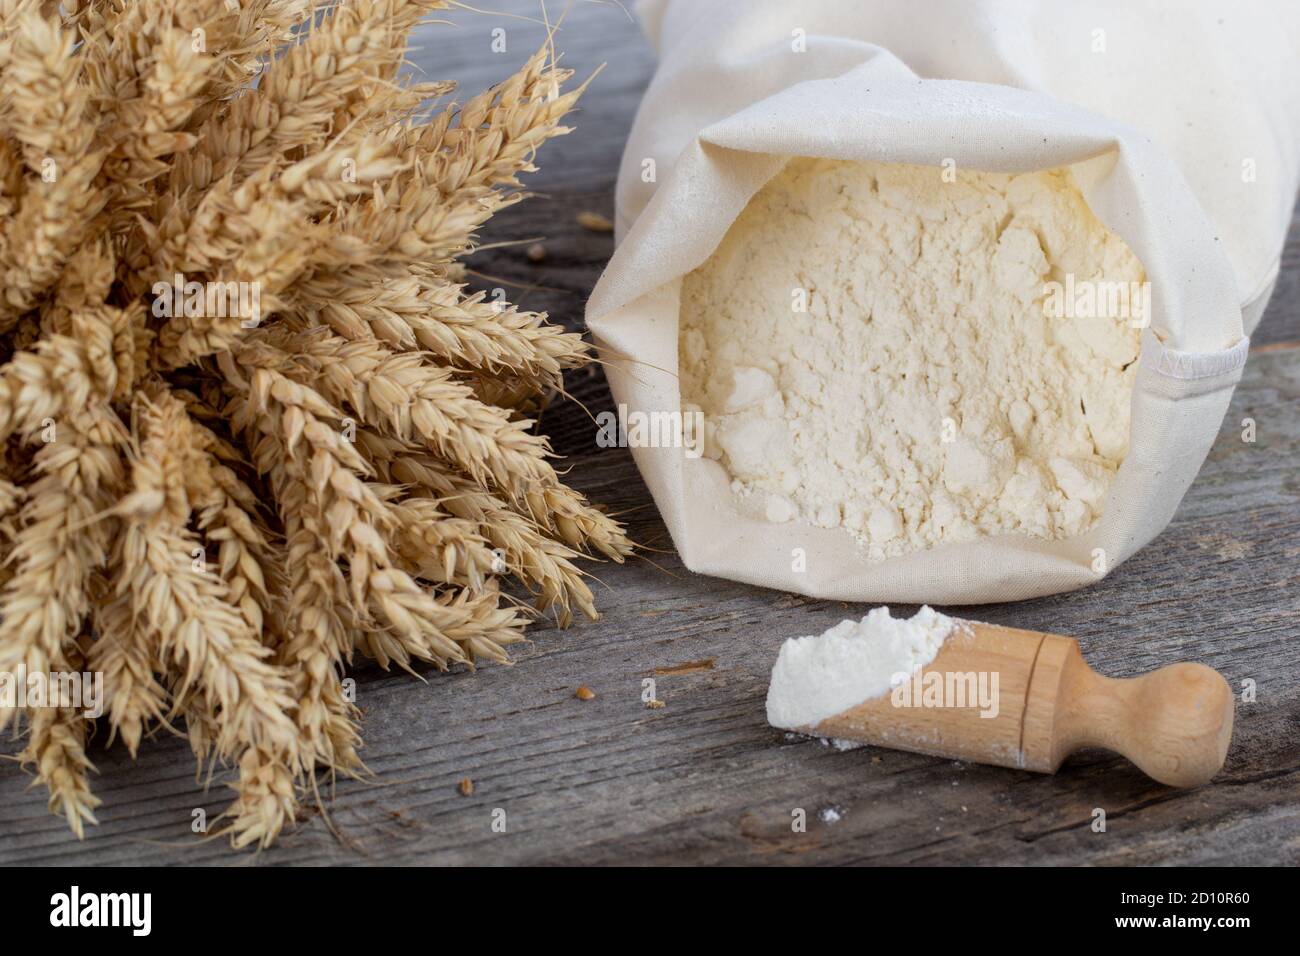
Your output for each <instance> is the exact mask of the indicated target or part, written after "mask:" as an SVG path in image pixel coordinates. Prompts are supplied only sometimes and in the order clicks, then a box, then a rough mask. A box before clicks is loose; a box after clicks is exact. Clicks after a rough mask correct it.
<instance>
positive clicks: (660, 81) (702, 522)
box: [587, 0, 1300, 604]
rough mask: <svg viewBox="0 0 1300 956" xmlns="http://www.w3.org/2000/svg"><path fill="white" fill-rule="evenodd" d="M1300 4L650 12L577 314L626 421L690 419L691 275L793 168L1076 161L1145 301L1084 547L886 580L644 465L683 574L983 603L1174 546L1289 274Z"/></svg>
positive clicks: (841, 536)
mask: <svg viewBox="0 0 1300 956" xmlns="http://www.w3.org/2000/svg"><path fill="white" fill-rule="evenodd" d="M1298 11H1300V4H1297V3H1294V2H1291V0H1277V2H1273V0H1235V2H1215V0H1192V2H1180V3H1177V4H1173V3H1164V2H1154V0H1150V2H1135V0H1107V2H1098V3H1089V4H1065V3H1038V2H1034V0H930V2H926V3H916V2H895V0H801V2H791V0H709V2H701V0H648V2H643V3H641V4H640V6H639V13H640V16H641V18H642V22H643V24H644V26H645V29H646V32H647V35H648V36H649V37H650V39H651V41H652V43H654V44H655V45H656V46H657V48H658V50H659V54H660V64H659V68H658V71H657V73H656V75H655V77H654V80H653V81H652V83H651V84H650V87H649V89H648V90H647V92H646V94H645V98H644V100H643V102H642V104H641V108H640V111H639V113H638V116H637V119H636V123H635V125H634V127H633V129H632V133H631V136H630V138H629V141H628V145H627V149H626V152H625V155H624V158H623V165H622V169H621V172H620V177H619V184H618V193H617V223H616V225H617V230H618V239H619V246H618V249H617V251H616V253H615V255H614V257H613V259H612V260H611V261H610V264H609V266H608V267H607V269H606V270H605V273H604V275H603V276H602V277H601V279H600V282H599V283H598V284H597V286H596V289H595V290H594V292H593V293H592V296H591V299H590V302H589V303H588V308H587V321H588V324H589V326H590V327H591V329H592V331H593V334H594V336H595V338H596V341H597V344H598V345H599V346H600V347H601V348H602V350H603V351H604V353H605V356H606V358H607V360H608V364H607V366H606V367H607V370H608V375H609V379H610V385H611V388H612V390H613V393H614V396H615V399H616V401H617V402H619V403H621V404H623V405H625V406H626V408H627V409H629V410H633V411H638V412H645V413H654V412H660V413H673V412H677V411H680V396H679V390H678V384H677V330H678V304H679V293H680V288H681V279H682V277H683V276H684V275H685V274H686V273H688V272H690V271H691V270H693V269H695V268H696V267H697V266H699V265H701V264H702V263H703V262H704V261H705V260H706V259H707V258H708V257H709V255H710V254H711V253H712V252H713V250H714V249H715V248H716V246H717V244H718V242H719V241H720V240H721V239H722V237H723V236H724V234H725V233H726V231H727V229H728V228H729V227H730V226H731V224H732V222H733V221H734V220H735V218H736V217H737V215H738V214H739V213H740V212H741V210H742V209H743V208H744V207H745V205H746V203H747V202H748V201H749V199H750V198H751V197H752V196H753V195H754V194H755V193H756V192H757V191H758V190H759V189H760V188H761V187H762V186H763V185H764V184H765V183H766V182H767V181H768V180H769V179H771V178H772V177H773V176H774V175H775V174H776V173H777V172H779V171H780V169H781V168H782V167H783V165H784V164H785V162H786V160H787V159H788V158H789V157H791V156H811V157H822V158H831V159H845V160H863V161H873V162H898V163H915V164H922V165H931V166H939V165H941V164H942V163H943V161H944V159H945V158H948V157H952V158H954V159H955V161H956V163H957V165H958V166H959V167H960V168H964V169H977V170H985V171H991V172H1006V173H1018V172H1028V171H1033V170H1042V169H1051V168H1056V167H1061V166H1067V165H1068V166H1072V167H1073V168H1074V172H1075V176H1076V179H1077V180H1078V181H1079V184H1080V187H1081V188H1082V190H1083V193H1084V196H1085V198H1086V199H1087V201H1088V203H1089V205H1090V206H1091V208H1092V210H1093V212H1094V213H1095V214H1096V215H1097V217H1098V218H1099V219H1100V220H1101V221H1102V222H1103V223H1105V225H1106V226H1107V227H1108V228H1110V229H1111V230H1112V231H1113V232H1115V233H1117V234H1118V235H1119V236H1121V237H1122V238H1123V239H1124V241H1125V242H1126V243H1127V244H1128V245H1129V247H1130V248H1131V249H1132V250H1133V252H1134V253H1135V254H1136V255H1137V256H1138V258H1139V259H1140V260H1141V261H1142V263H1143V265H1144V266H1145V268H1146V272H1147V277H1148V280H1149V281H1150V283H1151V289H1152V294H1151V300H1152V301H1151V304H1152V313H1151V316H1152V318H1151V327H1150V328H1148V329H1147V330H1146V331H1145V332H1144V333H1143V335H1144V338H1143V342H1142V356H1141V359H1140V362H1139V372H1138V376H1137V381H1136V385H1135V386H1134V392H1133V399H1132V428H1131V435H1130V445H1129V453H1128V455H1127V457H1126V458H1125V459H1124V461H1123V463H1122V465H1121V466H1120V468H1119V471H1118V473H1117V475H1116V477H1115V480H1114V482H1113V483H1112V485H1111V489H1110V494H1109V496H1108V499H1107V501H1106V504H1105V507H1104V510H1103V513H1102V515H1101V517H1100V519H1099V520H1098V521H1097V523H1096V524H1095V525H1094V526H1093V527H1092V528H1091V529H1090V530H1089V531H1088V532H1086V533H1085V534H1082V535H1079V536H1077V537H1074V538H1069V539H1062V540H1056V541H1047V540H1040V539H1033V538H1029V537H1027V536H1024V535H1001V536H997V537H988V538H983V539H980V540H977V541H973V542H964V543H958V544H951V543H950V544H943V545H940V546H937V547H935V548H932V549H930V550H927V551H919V552H913V553H910V554H906V555H903V556H901V557H894V558H888V559H886V560H884V561H879V562H873V561H871V560H869V559H868V558H867V556H866V555H865V554H864V553H862V551H861V550H860V549H859V547H858V545H857V543H856V542H855V541H854V539H853V538H852V536H851V535H849V534H847V533H846V532H845V531H843V530H842V529H822V528H816V527H812V526H808V525H805V524H798V525H776V524H769V523H767V522H764V521H761V520H758V519H756V518H751V517H748V516H746V515H744V514H742V513H741V512H740V511H739V510H738V509H737V507H736V506H735V504H734V502H733V498H732V493H731V491H730V488H729V479H728V477H727V475H726V473H725V471H724V469H723V467H722V466H721V465H720V464H718V463H717V462H715V461H711V460H709V459H707V458H692V457H688V456H687V455H686V453H685V452H684V451H683V450H682V449H681V448H664V447H659V448H645V447H643V448H634V449H633V454H634V455H635V458H636V461H637V464H638V466H639V468H640V469H641V473H642V475H643V476H644V477H645V480H646V482H647V484H648V485H649V487H650V490H651V492H652V493H653V495H654V498H655V501H656V503H657V504H658V506H659V510H660V512H661V513H662V515H663V518H664V521H665V522H666V524H667V526H668V528H669V531H670V532H671V534H672V537H673V541H674V542H675V544H676V546H677V549H678V552H679V553H680V554H681V556H682V560H683V561H684V562H685V564H686V566H687V567H689V568H690V569H692V570H694V571H697V572H701V573H704V574H711V575H716V576H719V577H725V578H730V579H734V580H738V581H745V582H749V583H753V584H759V585H764V586H767V587H774V588H781V589H784V590H788V591H796V592H799V593H803V594H808V595H812V596H815V597H823V598H832V599H838V600H851V601H902V602H912V603H917V602H931V603H945V604H959V603H979V602H988V601H1005V600H1018V599H1023V598H1028V597H1034V596H1038V595H1043V594H1051V593H1055V592H1059V591H1066V590H1071V589H1073V588H1077V587H1081V586H1083V585H1085V584H1088V583H1091V582H1093V581H1096V580H1097V579H1098V578H1099V577H1100V576H1102V575H1103V574H1105V573H1107V572H1108V571H1109V570H1111V569H1113V568H1114V567H1116V566H1117V565H1118V564H1119V563H1120V562H1121V561H1123V560H1124V559H1125V558H1127V557H1128V556H1130V555H1131V554H1133V553H1134V552H1135V551H1136V550H1137V549H1139V548H1141V547H1142V546H1143V545H1145V544H1146V543H1147V542H1149V541H1150V540H1151V539H1152V538H1154V537H1155V536H1156V535H1157V534H1159V533H1160V531H1161V530H1162V529H1163V528H1164V527H1165V526H1166V525H1167V524H1168V522H1169V520H1170V518H1171V517H1172V516H1173V513H1174V510H1175V508H1176V507H1177V506H1178V503H1179V501H1180V500H1181V498H1182V496H1183V494H1184V492H1186V490H1187V488H1188V486H1189V485H1190V484H1191V482H1192V480H1193V478H1194V477H1195V476H1196V472H1197V470H1198V469H1199V468H1200V466H1201V463H1202V462H1203V461H1204V459H1205V456H1206V453H1207V452H1208V451H1209V448H1210V446H1211V444H1212V443H1213V441H1214V439H1215V436H1216V434H1217V433H1218V430H1219V426H1220V423H1221V422H1222V420H1223V416H1224V413H1225V411H1226V410H1227V407H1228V401H1229V399H1230V398H1231V394H1232V389H1233V387H1234V386H1235V384H1236V382H1237V381H1238V379H1239V378H1240V376H1241V369H1242V366H1243V364H1244V363H1245V360H1246V353H1247V346H1248V340H1247V338H1246V337H1245V332H1246V331H1249V329H1251V328H1253V326H1254V324H1255V323H1256V322H1257V321H1258V319H1259V316H1260V314H1261V313H1262V312H1263V309H1264V306H1265V304H1266V302H1267V300H1268V295H1269V293H1270V292H1271V290H1272V286H1273V283H1274V281H1275V279H1276V277H1277V271H1278V265H1279V259H1280V255H1281V249H1282V244H1283V241H1284V238H1285V234H1286V229H1287V225H1288V223H1289V221H1290V218H1291V211H1292V207H1293V203H1294V201H1295V195H1296V187H1297V179H1298V178H1300V12H1298ZM801 41H802V45H803V46H804V47H805V49H804V51H803V52H799V51H798V50H797V49H796V48H797V47H799V46H800V45H801ZM646 160H653V163H654V173H655V176H654V179H655V180H656V181H655V182H646V181H644V180H645V178H647V177H644V176H643V172H644V171H645V170H646V169H647V167H648V164H647V163H646ZM1243 317H1244V320H1243ZM795 547H798V548H801V549H802V550H803V552H804V554H805V556H806V566H805V567H803V568H802V569H801V568H800V562H799V561H798V560H797V559H796V558H797V556H796V555H792V549H793V548H795Z"/></svg>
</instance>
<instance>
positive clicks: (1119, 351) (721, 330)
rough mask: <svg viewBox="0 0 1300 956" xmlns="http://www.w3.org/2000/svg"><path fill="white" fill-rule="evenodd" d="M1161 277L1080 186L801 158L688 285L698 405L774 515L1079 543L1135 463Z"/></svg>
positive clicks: (892, 537) (726, 461) (746, 496)
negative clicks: (1137, 414)
mask: <svg viewBox="0 0 1300 956" xmlns="http://www.w3.org/2000/svg"><path fill="white" fill-rule="evenodd" d="M1144 280H1145V275H1144V273H1143V269H1142V265H1141V263H1140V262H1139V261H1138V260H1137V258H1136V257H1135V256H1134V255H1133V254H1132V252H1131V251H1130V250H1129V249H1128V247H1127V246H1126V245H1125V244H1124V242H1123V241H1122V240H1121V239H1120V238H1119V237H1118V236H1116V235H1114V234H1113V233H1110V232H1109V231H1108V230H1107V229H1106V228H1105V226H1103V225H1102V224H1101V223H1100V222H1099V221H1098V220H1097V218H1096V217H1095V216H1094V215H1093V214H1092V213H1091V211H1090V210H1089V209H1088V207H1087V205H1086V203H1085V202H1084V199H1083V197H1082V195H1081V194H1080V192H1079V190H1078V188H1077V187H1076V185H1075V184H1074V181H1073V179H1072V177H1071V175H1070V174H1069V172H1068V171H1063V170H1061V171H1050V172H1037V173H1030V174H1024V175H1015V176H1013V175H1005V174H996V173H981V172H958V173H957V174H956V179H955V181H945V178H944V177H943V176H942V170H941V169H939V168H931V167H920V166H905V165H897V164H871V163H854V162H842V161H830V160H813V159H794V160H792V161H791V162H790V163H789V164H788V165H787V166H786V168H785V169H784V171H783V172H782V173H781V174H780V175H778V176H777V177H776V178H775V179H773V180H772V181H771V182H770V183H769V184H768V185H767V186H766V187H765V188H764V189H763V190H761V191H760V192H759V193H758V194H757V195H756V196H755V197H754V199H753V200H752V201H751V202H750V203H749V205H748V206H747V207H746V208H745V210H744V211H743V212H742V213H741V215H740V216H739V217H738V218H737V219H736V221H735V223H734V224H733V225H732V227H731V229H730V230H729V231H728V233H727V235H726V237H725V238H724V239H723V241H722V243H721V244H720V245H719V247H718V249H717V250H716V251H715V253H714V254H713V256H712V257H711V258H710V259H709V260H708V261H707V262H706V263H705V264H704V265H702V266H701V267H700V268H699V269H697V270H695V271H694V272H692V273H691V274H689V275H688V276H687V277H686V278H685V280H684V282H683V287H682V300H681V332H680V343H679V344H680V358H681V388H682V399H683V402H684V404H685V406H686V407H687V408H691V407H692V406H696V407H698V408H700V409H701V410H702V411H703V412H704V418H705V422H706V429H707V431H706V435H707V439H706V453H707V454H708V455H709V456H710V457H712V458H715V459H717V460H718V461H719V462H720V463H721V464H722V465H723V467H725V468H726V469H727V471H728V473H729V474H730V476H731V477H732V479H733V481H732V487H733V490H734V491H735V493H736V495H737V497H738V499H739V500H740V502H741V503H742V507H744V508H745V509H746V510H748V511H750V512H752V513H756V514H758V515H760V516H762V517H764V518H766V520H768V521H772V522H785V521H793V520H803V521H807V522H810V523H812V524H815V525H818V526H820V527H826V528H836V527H841V528H844V529H846V530H847V531H848V532H850V533H852V534H853V535H855V536H856V537H857V538H858V539H859V541H860V542H861V543H862V544H863V545H864V547H865V549H866V550H867V552H868V554H869V555H870V556H871V557H873V558H875V559H882V558H884V557H888V556H893V555H897V554H901V553H904V552H907V551H913V550H918V549H923V548H927V547H932V546H934V545H936V544H939V543H942V542H944V541H958V540H969V539H972V538H976V537H980V536H983V535H991V534H998V533H1007V532H1023V533H1025V534H1028V535H1032V536H1035V537H1041V538H1061V537H1068V536H1071V535H1075V534H1078V533H1080V532H1081V531H1084V530H1086V529H1087V528H1088V527H1090V526H1091V525H1092V524H1093V522H1094V521H1095V520H1096V518H1097V516H1098V514H1099V513H1100V511H1101V508H1102V506H1103V503H1104V500H1105V496H1106V492H1107V489H1108V488H1109V486H1110V482H1111V479H1112V478H1113V477H1114V474H1115V470H1116V469H1117V468H1118V467H1119V464H1120V462H1121V461H1122V460H1123V458H1124V455H1125V453H1126V452H1127V449H1128V435H1129V399H1130V394H1131V392H1132V388H1133V382H1134V378H1135V376H1136V371H1137V369H1136V365H1135V360H1136V358H1137V355H1138V348H1139V339H1140V325H1141V324H1142V321H1143V319H1144V318H1146V317H1147V315H1146V313H1144V312H1143V306H1142V305H1141V299H1140V296H1138V295H1136V294H1134V295H1133V296H1132V299H1131V302H1130V301H1127V300H1126V301H1125V302H1124V306H1125V309H1124V311H1123V312H1122V313H1120V314H1117V313H1116V310H1115V304H1116V300H1115V298H1114V296H1113V293H1114V291H1115V290H1117V289H1118V290H1120V291H1122V292H1128V290H1130V289H1132V290H1135V291H1136V290H1137V289H1138V288H1139V287H1140V286H1141V285H1142V283H1143V282H1144ZM1054 283H1055V284H1057V285H1053V284H1054ZM1106 290H1110V291H1111V293H1112V298H1111V299H1110V300H1109V303H1108V304H1105V295H1106ZM1090 292H1092V293H1095V295H1094V296H1093V297H1092V298H1091V299H1088V298H1086V295H1087V294H1088V293H1090ZM1065 300H1068V301H1069V303H1070V305H1069V306H1068V307H1066V308H1064V309H1063V308H1062V303H1063V301H1065ZM801 306H802V307H803V310H802V311H801V310H800V308H801ZM1145 308H1146V309H1147V310H1149V302H1148V303H1147V304H1146V306H1145ZM1062 311H1064V313H1065V314H1059V313H1061V312H1062Z"/></svg>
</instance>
